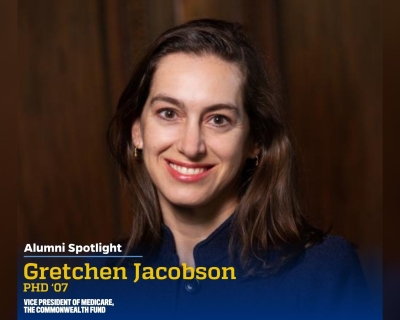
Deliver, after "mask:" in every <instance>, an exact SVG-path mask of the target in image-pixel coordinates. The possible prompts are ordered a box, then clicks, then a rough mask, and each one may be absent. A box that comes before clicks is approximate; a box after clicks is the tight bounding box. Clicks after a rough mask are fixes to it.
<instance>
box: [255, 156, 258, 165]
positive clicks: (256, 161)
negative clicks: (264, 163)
mask: <svg viewBox="0 0 400 320" xmlns="http://www.w3.org/2000/svg"><path fill="white" fill-rule="evenodd" d="M255 159H256V164H255V165H256V167H258V156H256V157H255Z"/></svg>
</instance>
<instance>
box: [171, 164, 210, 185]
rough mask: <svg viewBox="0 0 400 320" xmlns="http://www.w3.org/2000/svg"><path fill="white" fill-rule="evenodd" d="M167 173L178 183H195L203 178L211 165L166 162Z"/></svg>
mask: <svg viewBox="0 0 400 320" xmlns="http://www.w3.org/2000/svg"><path fill="white" fill-rule="evenodd" d="M167 164H168V165H167V168H168V171H169V173H170V174H171V175H172V177H173V178H175V179H176V180H178V181H182V182H196V181H199V180H201V179H203V178H205V177H206V176H207V175H208V174H209V172H210V169H211V168H213V165H198V164H186V163H181V162H177V161H171V160H167Z"/></svg>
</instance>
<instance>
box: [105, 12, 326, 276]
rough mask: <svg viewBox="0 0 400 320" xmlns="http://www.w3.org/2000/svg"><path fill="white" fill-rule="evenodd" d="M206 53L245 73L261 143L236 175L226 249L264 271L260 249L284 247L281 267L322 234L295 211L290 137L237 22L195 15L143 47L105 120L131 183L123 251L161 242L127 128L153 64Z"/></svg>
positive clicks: (153, 202)
mask: <svg viewBox="0 0 400 320" xmlns="http://www.w3.org/2000/svg"><path fill="white" fill-rule="evenodd" d="M177 52H183V53H188V54H194V55H204V54H212V55H215V56H217V57H219V58H221V59H222V60H225V61H227V62H232V63H235V64H236V65H238V66H239V67H240V69H241V71H242V72H243V75H244V79H245V81H244V88H243V95H244V96H243V101H244V108H245V110H246V112H247V114H248V117H249V120H250V127H251V132H250V134H251V136H252V138H253V141H255V142H256V143H257V144H258V147H259V148H260V154H259V164H258V166H257V167H256V168H255V165H254V161H252V160H248V161H247V162H246V164H245V167H244V169H243V172H242V177H241V186H240V203H239V206H238V208H237V210H236V212H235V214H234V217H233V221H232V228H233V229H232V231H233V232H232V237H231V252H233V251H232V250H233V249H232V248H233V247H235V248H240V252H239V256H240V261H241V262H242V265H243V266H244V267H245V268H247V269H248V271H249V272H250V273H254V272H255V270H254V268H253V267H251V261H252V260H253V258H257V259H258V260H260V261H262V265H263V268H261V269H262V270H264V269H265V268H270V267H271V265H270V264H267V262H266V261H265V259H263V257H265V253H266V252H267V251H268V250H269V249H271V248H274V249H280V250H283V251H284V252H285V254H283V255H282V258H281V259H280V262H279V263H275V264H274V265H275V266H278V265H283V264H284V263H285V262H286V261H288V260H290V258H293V257H295V256H297V255H298V253H300V252H302V250H303V249H304V248H305V247H307V246H310V245H312V244H313V243H315V242H317V241H319V240H320V239H321V238H322V233H321V232H320V231H319V230H318V229H315V228H313V227H311V226H310V225H309V224H308V223H307V221H306V219H305V216H304V214H303V212H302V210H301V208H300V205H299V200H298V196H297V188H296V181H295V173H296V168H295V161H294V152H293V148H292V144H291V141H290V139H289V136H288V132H287V129H286V126H285V125H284V121H283V114H282V105H281V103H279V100H278V98H277V92H276V90H275V89H274V88H275V87H276V86H275V85H274V79H273V77H271V76H269V74H268V73H267V71H266V68H265V66H264V63H263V60H262V58H261V57H260V56H259V55H258V53H257V51H256V50H255V49H254V48H253V46H252V45H251V44H250V42H249V40H248V39H247V37H246V36H245V35H244V33H243V28H242V26H241V25H240V24H237V23H230V22H225V21H221V20H211V19H202V20H194V21H190V22H188V23H185V24H183V25H180V26H177V27H175V28H172V29H170V30H167V31H166V32H164V33H163V34H161V35H160V36H159V37H158V38H157V39H156V40H155V41H154V42H153V43H152V44H151V46H150V47H149V49H148V50H147V54H146V55H145V56H144V57H143V58H142V60H141V61H140V63H139V64H138V66H137V68H136V70H135V71H134V73H133V76H132V78H131V80H130V82H129V83H128V85H127V87H126V89H125V90H124V92H123V93H122V95H121V98H120V100H119V103H118V107H117V111H116V113H115V115H114V117H113V119H112V121H111V123H110V127H109V131H108V138H109V145H110V149H111V152H112V154H113V156H114V157H115V158H116V160H117V162H118V164H119V167H120V169H121V172H122V173H123V177H124V180H125V182H126V185H127V186H128V187H129V188H130V191H129V192H130V194H131V196H132V198H133V201H132V214H133V225H132V233H131V237H130V239H129V241H128V244H127V250H131V249H132V248H137V247H140V246H141V245H143V244H146V243H147V245H148V244H152V246H153V247H154V248H156V247H157V246H158V244H159V243H160V241H161V227H162V217H161V211H160V208H159V204H158V199H157V193H156V190H155V187H154V185H153V183H152V181H151V179H150V177H149V174H148V172H147V170H146V168H145V166H144V164H143V162H141V161H136V160H135V159H134V157H133V144H132V137H131V127H132V125H133V122H134V121H135V119H137V118H138V117H140V115H141V113H142V110H143V107H144V105H145V102H146V99H147V97H148V94H149V91H150V87H151V82H152V78H153V75H154V72H155V70H156V67H157V63H158V62H159V61H160V59H162V58H163V57H165V56H166V55H168V54H171V53H177Z"/></svg>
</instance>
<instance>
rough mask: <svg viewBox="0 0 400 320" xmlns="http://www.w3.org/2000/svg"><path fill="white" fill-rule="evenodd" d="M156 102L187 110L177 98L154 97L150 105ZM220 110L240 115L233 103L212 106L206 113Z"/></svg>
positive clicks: (206, 109)
mask: <svg viewBox="0 0 400 320" xmlns="http://www.w3.org/2000/svg"><path fill="white" fill-rule="evenodd" d="M156 101H162V102H167V103H170V104H172V105H175V106H177V107H179V108H181V109H184V108H185V104H184V103H183V102H182V101H180V100H178V99H176V98H172V97H169V96H167V95H164V94H158V95H156V96H155V97H153V98H152V99H151V100H150V104H153V103H154V102H156ZM218 110H230V111H234V112H235V113H236V114H237V115H239V114H240V112H239V108H238V107H237V106H236V105H234V104H231V103H217V104H213V105H211V106H208V107H206V108H205V110H204V112H213V111H218Z"/></svg>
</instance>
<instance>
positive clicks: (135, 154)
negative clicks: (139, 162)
mask: <svg viewBox="0 0 400 320" xmlns="http://www.w3.org/2000/svg"><path fill="white" fill-rule="evenodd" d="M133 155H134V157H135V158H136V159H137V158H138V148H137V147H135V149H134V150H133Z"/></svg>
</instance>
